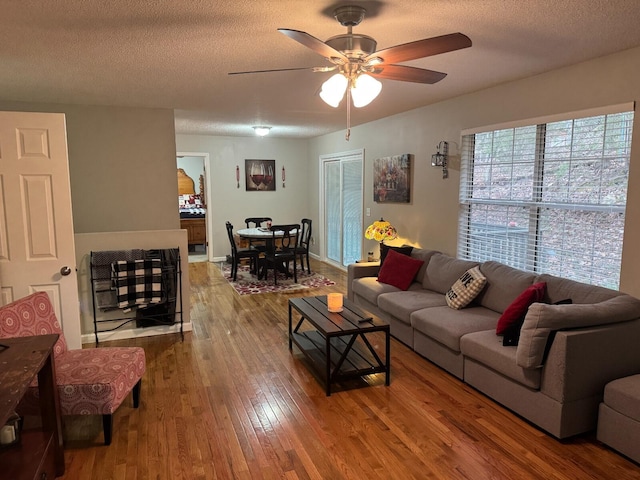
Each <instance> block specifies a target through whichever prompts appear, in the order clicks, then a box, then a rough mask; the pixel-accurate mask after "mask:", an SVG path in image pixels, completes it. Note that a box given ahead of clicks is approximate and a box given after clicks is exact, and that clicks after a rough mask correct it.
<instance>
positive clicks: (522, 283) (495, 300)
mask: <svg viewBox="0 0 640 480" xmlns="http://www.w3.org/2000/svg"><path fill="white" fill-rule="evenodd" d="M480 271H481V272H482V274H483V275H484V276H485V277H487V286H486V287H485V288H484V290H482V292H480V294H479V295H478V297H477V298H476V303H479V304H480V305H482V306H483V307H487V308H490V309H491V310H493V311H495V312H498V313H502V312H504V311H505V310H506V308H507V307H508V306H509V305H510V304H511V302H513V300H514V299H515V298H516V297H517V296H518V295H520V294H521V293H522V292H523V290H525V289H526V288H528V287H530V286H531V285H533V282H534V280H535V279H536V274H535V273H529V272H523V271H522V270H518V269H516V268H513V267H510V266H508V265H504V264H503V263H499V262H494V261H488V262H484V263H482V264H481V265H480Z"/></svg>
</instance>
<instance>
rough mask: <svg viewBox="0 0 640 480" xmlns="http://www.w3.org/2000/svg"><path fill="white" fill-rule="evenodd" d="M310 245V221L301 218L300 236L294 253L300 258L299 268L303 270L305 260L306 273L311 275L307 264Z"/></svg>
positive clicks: (309, 266)
mask: <svg viewBox="0 0 640 480" xmlns="http://www.w3.org/2000/svg"><path fill="white" fill-rule="evenodd" d="M310 244H311V219H309V218H303V219H302V222H301V227H300V235H298V248H296V253H297V254H298V256H299V257H300V267H301V268H302V270H304V261H305V259H306V260H307V273H309V274H310V273H311V265H310V264H309V245H310Z"/></svg>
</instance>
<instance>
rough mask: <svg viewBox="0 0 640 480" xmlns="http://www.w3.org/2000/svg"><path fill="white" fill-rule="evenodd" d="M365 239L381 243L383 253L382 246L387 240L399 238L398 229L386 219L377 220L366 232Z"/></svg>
mask: <svg viewBox="0 0 640 480" xmlns="http://www.w3.org/2000/svg"><path fill="white" fill-rule="evenodd" d="M364 236H365V238H367V239H369V240H375V241H377V242H380V251H382V244H383V243H384V241H385V240H393V239H394V238H397V237H398V232H397V231H396V227H394V226H393V225H391V224H390V223H389V222H387V221H386V220H385V219H384V218H382V217H380V220H376V221H375V222H373V223H372V224H371V225H369V226H368V227H367V229H366V230H365V232H364Z"/></svg>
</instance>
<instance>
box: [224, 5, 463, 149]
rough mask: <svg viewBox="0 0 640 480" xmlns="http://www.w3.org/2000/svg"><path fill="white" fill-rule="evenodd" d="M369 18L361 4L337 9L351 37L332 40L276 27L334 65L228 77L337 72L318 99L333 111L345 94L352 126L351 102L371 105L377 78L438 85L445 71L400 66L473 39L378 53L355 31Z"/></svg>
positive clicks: (447, 38) (454, 36) (432, 41)
mask: <svg viewBox="0 0 640 480" xmlns="http://www.w3.org/2000/svg"><path fill="white" fill-rule="evenodd" d="M365 14H366V10H365V9H364V8H363V7H362V6H359V5H344V6H340V7H338V8H336V9H335V10H334V12H333V16H334V17H335V19H336V20H337V21H338V22H339V23H340V24H341V25H342V26H344V27H347V33H346V34H342V35H336V36H333V37H331V38H329V39H328V40H327V41H326V42H323V41H321V40H319V39H317V38H316V37H314V36H312V35H309V34H308V33H306V32H302V31H299V30H292V29H288V28H279V29H278V31H279V32H281V33H282V34H284V35H286V36H287V37H289V38H291V39H292V40H295V41H296V42H298V43H301V44H302V45H304V46H305V47H307V48H310V49H311V50H313V51H314V52H316V53H318V54H319V55H322V56H323V57H324V58H325V59H326V60H328V61H329V62H330V63H331V64H332V65H331V66H324V67H302V68H280V69H272V70H253V71H248V72H231V73H229V75H240V74H246V73H267V72H280V71H293V70H312V71H314V72H331V71H337V73H336V74H335V75H333V76H332V77H331V78H330V79H329V80H327V81H326V82H325V83H324V84H323V85H322V90H321V92H320V97H321V98H322V99H323V100H324V101H325V102H326V103H327V104H329V105H331V106H332V107H337V106H338V105H339V104H340V102H341V101H342V98H343V97H344V94H345V92H346V93H347V122H348V123H350V109H349V106H350V99H353V104H354V106H356V107H363V106H365V105H368V104H369V103H370V102H371V101H372V100H373V99H375V98H376V97H377V96H378V94H379V93H380V90H381V89H382V84H381V83H380V82H379V81H378V80H377V79H387V80H398V81H403V82H414V83H425V84H434V83H436V82H439V81H440V80H442V79H443V78H444V77H446V76H447V74H446V73H442V72H436V71H434V70H427V69H424V68H417V67H410V66H408V65H398V64H397V63H399V62H406V61H409V60H416V59H418V58H424V57H430V56H432V55H438V54H440V53H446V52H452V51H455V50H460V49H462V48H467V47H470V46H471V40H470V39H469V37H467V36H466V35H464V34H462V33H451V34H448V35H442V36H439V37H432V38H425V39H423V40H417V41H414V42H409V43H404V44H401V45H396V46H394V47H389V48H385V49H382V50H378V51H376V47H377V42H376V41H375V39H373V38H372V37H370V36H368V35H362V34H356V33H353V31H352V30H353V27H354V26H356V25H359V24H360V22H362V20H363V19H364V16H365ZM348 129H349V125H347V140H348V139H349V133H348Z"/></svg>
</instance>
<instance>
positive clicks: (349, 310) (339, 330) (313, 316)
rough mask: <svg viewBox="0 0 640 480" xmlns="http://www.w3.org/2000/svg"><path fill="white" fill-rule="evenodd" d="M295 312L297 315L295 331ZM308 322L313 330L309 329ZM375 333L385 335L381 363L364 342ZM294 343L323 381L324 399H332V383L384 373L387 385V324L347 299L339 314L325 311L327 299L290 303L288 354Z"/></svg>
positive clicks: (294, 300) (294, 299) (388, 351)
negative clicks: (298, 316)
mask: <svg viewBox="0 0 640 480" xmlns="http://www.w3.org/2000/svg"><path fill="white" fill-rule="evenodd" d="M294 310H295V311H297V312H298V313H299V314H300V320H299V321H298V323H297V324H296V326H295V328H294V327H293V311H294ZM307 322H308V323H309V324H310V327H312V328H308V327H309V325H307ZM301 327H304V329H303V328H301ZM374 332H384V335H385V358H384V362H383V361H382V359H380V356H379V355H378V354H377V352H376V351H375V350H374V348H373V347H372V345H371V343H370V342H369V339H367V335H369V334H371V333H374ZM294 343H295V344H296V346H297V347H298V348H299V349H300V350H301V351H302V353H303V354H304V355H305V356H306V357H307V358H308V359H309V360H310V361H311V364H312V365H313V366H314V367H315V368H316V370H317V371H318V373H319V374H320V375H321V376H323V377H324V380H325V386H326V393H327V396H329V395H331V385H332V384H334V383H337V382H339V381H341V380H345V379H351V378H359V377H362V376H365V375H371V374H374V373H384V374H385V385H389V375H390V372H391V352H390V350H391V343H390V333H389V323H388V322H386V321H384V320H382V319H380V318H378V317H376V316H375V315H372V314H371V313H369V312H367V311H366V310H364V309H362V308H360V307H358V306H357V305H355V304H354V303H353V302H351V301H349V300H348V299H347V298H345V299H344V307H343V311H342V312H340V313H331V312H329V311H328V309H327V297H326V295H322V296H318V297H299V298H292V299H290V300H289V350H293V344H294Z"/></svg>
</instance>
